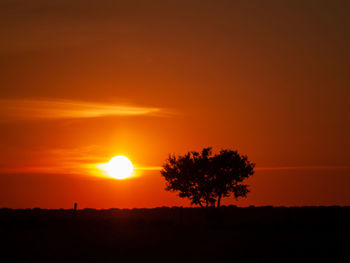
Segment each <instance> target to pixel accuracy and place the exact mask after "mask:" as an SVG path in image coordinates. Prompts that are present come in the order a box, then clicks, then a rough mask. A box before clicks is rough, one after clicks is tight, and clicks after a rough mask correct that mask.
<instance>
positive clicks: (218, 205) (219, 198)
mask: <svg viewBox="0 0 350 263" xmlns="http://www.w3.org/2000/svg"><path fill="white" fill-rule="evenodd" d="M221 196H222V194H219V197H218V203H217V206H216V207H217V208H220V205H221V204H220V202H221Z"/></svg>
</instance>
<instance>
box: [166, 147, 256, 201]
mask: <svg viewBox="0 0 350 263" xmlns="http://www.w3.org/2000/svg"><path fill="white" fill-rule="evenodd" d="M254 167H255V164H254V163H251V162H250V161H248V158H247V156H245V155H243V156H242V155H240V154H239V153H238V152H237V151H233V150H221V151H220V152H219V153H218V154H215V155H214V154H213V153H212V148H211V147H209V148H204V149H203V150H202V151H201V152H188V153H187V154H185V155H184V156H175V155H169V157H168V159H167V160H166V163H165V164H164V165H163V169H162V170H161V174H162V175H163V176H164V178H165V180H166V183H167V186H166V190H168V191H178V192H179V196H180V197H182V198H189V199H190V200H191V204H195V205H199V206H200V207H202V208H205V207H215V204H216V207H220V205H221V199H222V198H223V197H228V196H230V195H231V194H233V195H234V197H235V198H236V199H237V198H238V197H245V196H246V195H247V193H248V192H249V190H248V186H247V185H246V184H244V183H243V181H244V179H246V178H248V177H249V176H251V175H253V174H254Z"/></svg>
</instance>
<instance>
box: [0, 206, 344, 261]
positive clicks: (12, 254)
mask: <svg viewBox="0 0 350 263" xmlns="http://www.w3.org/2000/svg"><path fill="white" fill-rule="evenodd" d="M349 222H350V207H300V208H283V207H279V208H273V207H250V208H236V207H233V206H232V207H223V208H222V210H221V220H220V217H218V216H217V215H216V214H212V213H209V215H205V214H204V213H203V211H201V210H200V209H196V208H183V209H181V208H155V209H133V210H119V209H110V210H92V209H85V210H78V211H77V212H76V213H74V211H73V210H42V209H26V210H10V209H0V238H1V244H0V245H1V246H0V252H1V254H0V262H261V261H263V262H264V261H267V260H269V261H278V262H289V261H295V262H299V261H302V260H309V262H317V261H318V260H328V261H329V262H350V261H348V260H349V259H350V227H349V224H350V223H349Z"/></svg>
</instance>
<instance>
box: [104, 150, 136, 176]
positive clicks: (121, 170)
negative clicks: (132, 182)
mask: <svg viewBox="0 0 350 263" xmlns="http://www.w3.org/2000/svg"><path fill="white" fill-rule="evenodd" d="M103 170H105V171H106V172H107V174H108V176H110V177H113V178H115V179H125V178H128V177H131V176H133V171H134V166H133V165H132V163H131V161H130V160H129V159H128V158H127V157H125V156H123V155H118V156H115V157H113V158H112V159H111V160H110V161H109V162H108V163H106V164H104V165H103Z"/></svg>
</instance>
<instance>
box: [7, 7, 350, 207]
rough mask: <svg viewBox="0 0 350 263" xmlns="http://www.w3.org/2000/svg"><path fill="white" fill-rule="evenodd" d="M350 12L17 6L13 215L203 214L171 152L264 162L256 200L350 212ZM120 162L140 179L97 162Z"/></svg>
mask: <svg viewBox="0 0 350 263" xmlns="http://www.w3.org/2000/svg"><path fill="white" fill-rule="evenodd" d="M349 13H350V1H347V0H344V1H341V0H329V1H321V0H308V1H305V0H299V1H297V0H290V1H289V0H286V1H280V0H266V1H260V0H251V1H243V0H240V1H234V0H222V1H221V0H219V1H214V0H211V1H209V0H196V1H194V0H176V1H175V0H173V1H170V0H148V1H146V0H123V1H118V0H115V1H113V0H99V1H91V0H84V1H83V0H50V1H47V0H31V1H28V0H2V1H1V2H0V36H1V41H0V147H1V151H0V207H11V208H31V207H42V208H71V207H72V206H73V203H74V202H77V203H78V206H79V208H84V207H91V208H110V207H117V208H133V207H156V206H179V205H183V206H188V205H189V204H190V203H189V202H188V201H187V200H183V199H180V198H179V197H177V195H176V193H170V192H166V191H165V190H164V188H165V180H164V179H163V178H162V177H161V175H160V172H159V167H160V166H162V165H163V163H164V161H165V160H166V158H167V156H168V154H169V153H175V154H184V153H186V152H187V151H191V150H197V151H199V150H201V149H202V148H203V147H207V146H213V147H214V150H215V151H218V150H220V149H224V148H230V149H237V150H238V151H239V152H240V153H242V154H246V155H248V157H249V159H250V160H251V161H253V162H255V163H256V172H255V174H254V176H253V177H252V178H251V179H249V181H248V184H249V185H250V189H251V193H250V194H249V195H248V197H247V198H246V199H242V200H238V201H236V200H235V199H233V198H228V199H226V200H225V201H224V202H223V203H224V204H235V205H239V206H249V205H256V206H259V205H275V206H280V205H286V206H294V205H350V191H349V186H350V136H349V134H350V106H349V105H350V104H349V100H350V74H349V61H350V51H349V47H350V16H349ZM115 155H125V156H127V157H128V158H129V159H130V160H131V161H132V162H133V164H134V166H135V167H136V169H135V176H134V177H132V178H130V179H126V180H116V179H112V178H108V177H103V176H102V175H101V171H100V170H99V169H98V168H96V164H99V163H105V162H108V161H109V160H110V159H111V158H112V157H113V156H115Z"/></svg>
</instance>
